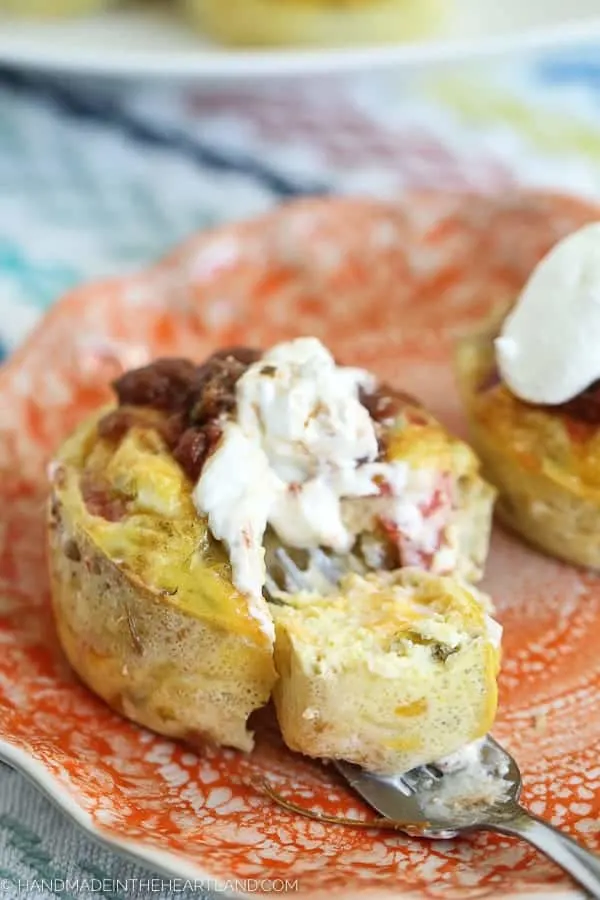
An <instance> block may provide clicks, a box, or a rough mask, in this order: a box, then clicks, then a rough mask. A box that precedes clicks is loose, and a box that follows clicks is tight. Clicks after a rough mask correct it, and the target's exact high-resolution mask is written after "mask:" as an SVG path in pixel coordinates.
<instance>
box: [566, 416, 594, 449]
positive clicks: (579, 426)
mask: <svg viewBox="0 0 600 900" xmlns="http://www.w3.org/2000/svg"><path fill="white" fill-rule="evenodd" d="M563 422H564V424H565V429H566V431H567V434H568V435H569V437H570V439H571V440H572V441H573V443H574V444H584V443H585V442H586V441H589V440H590V438H592V437H593V436H594V434H595V433H596V431H597V430H598V426H597V425H594V424H592V423H591V422H584V421H582V420H578V419H574V418H572V416H567V415H565V416H563Z"/></svg>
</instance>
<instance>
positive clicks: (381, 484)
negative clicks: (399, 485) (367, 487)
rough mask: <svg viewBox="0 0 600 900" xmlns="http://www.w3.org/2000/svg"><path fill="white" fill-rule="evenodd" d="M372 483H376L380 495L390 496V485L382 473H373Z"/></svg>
mask: <svg viewBox="0 0 600 900" xmlns="http://www.w3.org/2000/svg"><path fill="white" fill-rule="evenodd" d="M373 484H374V485H376V487H377V488H379V496H380V497H391V496H392V486H391V484H390V483H389V482H388V481H386V480H385V477H384V476H383V475H374V476H373Z"/></svg>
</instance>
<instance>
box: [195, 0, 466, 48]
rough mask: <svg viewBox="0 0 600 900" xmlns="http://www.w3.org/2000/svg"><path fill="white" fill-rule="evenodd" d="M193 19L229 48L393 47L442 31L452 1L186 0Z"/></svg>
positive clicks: (203, 29)
mask: <svg viewBox="0 0 600 900" xmlns="http://www.w3.org/2000/svg"><path fill="white" fill-rule="evenodd" d="M182 2H183V5H184V8H185V10H186V11H187V14H188V18H189V20H190V21H191V22H192V23H194V24H197V25H198V26H199V27H200V28H201V29H202V31H204V32H206V33H207V34H209V35H211V36H212V37H214V38H215V39H216V40H218V41H221V42H222V43H224V44H232V45H240V46H252V47H255V46H261V45H291V46H293V45H298V46H310V45H315V46H317V45H322V46H327V45H329V46H344V45H352V44H366V43H377V44H387V43H390V42H395V41H405V40H415V39H417V38H422V37H425V36H426V35H429V34H431V33H434V32H436V31H440V30H441V27H442V25H443V24H444V23H445V22H446V21H447V18H448V13H449V12H450V9H451V7H452V5H453V4H452V3H449V2H448V0H227V2H224V0H182Z"/></svg>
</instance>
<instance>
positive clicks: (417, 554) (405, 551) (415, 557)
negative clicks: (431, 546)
mask: <svg viewBox="0 0 600 900" xmlns="http://www.w3.org/2000/svg"><path fill="white" fill-rule="evenodd" d="M440 544H441V541H438V545H437V548H436V550H439V548H440ZM398 550H399V553H400V560H401V562H402V565H403V566H415V567H416V568H418V569H424V570H425V571H426V572H429V571H430V570H431V568H432V566H433V560H434V558H435V552H434V553H424V552H423V551H422V550H418V549H417V548H416V547H415V545H414V544H413V542H412V541H411V540H410V538H407V537H406V535H405V534H400V535H399V536H398Z"/></svg>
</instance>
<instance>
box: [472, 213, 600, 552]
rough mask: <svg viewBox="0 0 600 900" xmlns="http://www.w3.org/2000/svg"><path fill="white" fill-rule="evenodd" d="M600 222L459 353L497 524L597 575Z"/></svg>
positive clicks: (561, 250) (547, 261) (568, 243)
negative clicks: (495, 500) (492, 490)
mask: <svg viewBox="0 0 600 900" xmlns="http://www.w3.org/2000/svg"><path fill="white" fill-rule="evenodd" d="M598 346H600V224H598V223H595V224H592V225H588V226H586V227H585V228H583V229H581V230H580V231H579V232H576V233H575V234H573V235H570V236H569V237H568V238H566V239H564V240H563V241H561V242H560V243H559V244H558V245H556V247H554V248H553V249H552V251H551V252H550V253H549V254H548V255H547V256H546V257H545V258H544V259H543V260H542V261H541V263H540V264H539V266H538V267H537V268H536V269H535V271H534V272H533V274H532V276H531V278H530V280H529V282H528V283H527V285H526V286H525V288H524V290H523V292H522V294H521V295H520V297H518V298H517V299H516V302H515V304H514V305H513V306H512V307H511V308H510V309H508V310H506V312H505V315H504V316H502V317H501V319H500V321H496V322H490V323H488V324H487V325H485V326H484V327H483V328H482V330H481V332H480V333H479V334H476V335H471V336H469V337H467V338H465V339H464V340H463V341H462V342H461V343H460V345H459V347H458V353H457V368H458V378H459V383H460V388H461V393H462V397H463V400H464V404H465V408H466V412H467V416H468V420H469V425H470V433H471V440H472V443H473V445H474V447H475V449H476V451H477V452H478V454H479V456H480V458H481V460H482V462H483V465H484V471H485V475H486V477H487V478H488V479H489V480H490V481H491V482H492V483H493V484H494V485H495V486H496V487H497V488H498V490H499V499H498V503H497V505H496V510H497V512H498V515H499V516H500V518H501V519H502V520H503V521H504V522H505V523H506V524H508V525H509V526H510V527H511V528H512V529H513V530H515V531H516V532H518V533H519V534H520V535H522V536H523V537H524V538H525V539H526V540H527V541H528V542H529V543H531V544H533V545H534V546H537V547H539V548H540V549H542V550H544V551H546V552H547V553H549V554H551V555H553V556H556V557H559V558H561V559H564V560H567V561H569V562H573V563H576V564H578V565H582V566H591V567H593V568H600V382H599V381H598V379H599V378H600V354H599V353H598Z"/></svg>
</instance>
